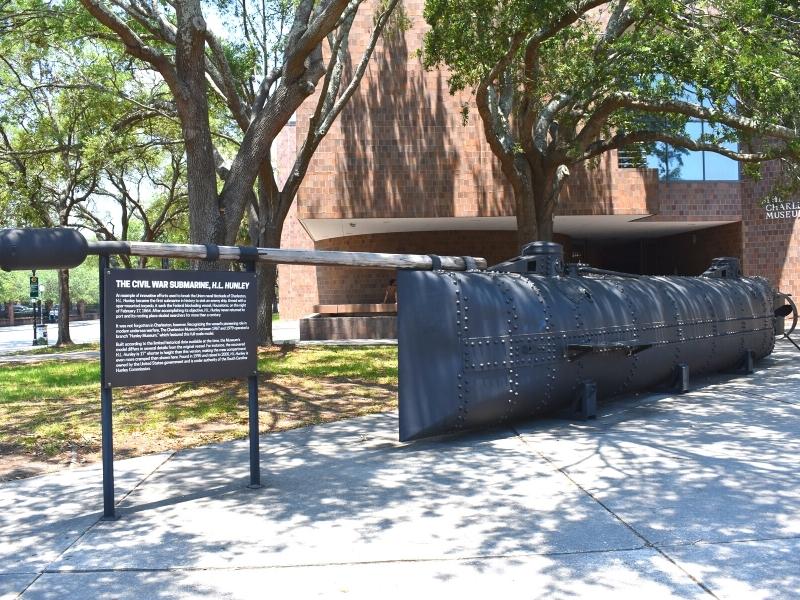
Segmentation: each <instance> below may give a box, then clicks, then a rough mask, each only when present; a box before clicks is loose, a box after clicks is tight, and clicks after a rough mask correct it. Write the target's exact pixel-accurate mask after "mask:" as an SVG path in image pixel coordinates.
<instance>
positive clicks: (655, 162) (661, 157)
mask: <svg viewBox="0 0 800 600" xmlns="http://www.w3.org/2000/svg"><path fill="white" fill-rule="evenodd" d="M685 130H686V135H687V136H688V137H690V138H691V139H693V140H699V139H701V137H702V136H703V135H704V134H709V133H713V131H712V129H711V127H710V126H709V125H708V124H707V123H704V122H702V121H690V122H688V123H687V124H686V129H685ZM722 146H723V147H724V148H728V149H730V150H733V151H736V150H737V149H738V146H737V144H735V143H725V144H722ZM646 163H647V167H649V168H651V169H658V176H659V178H660V179H661V180H662V181H738V180H739V164H738V163H737V162H736V161H735V160H733V159H730V158H728V157H726V156H722V155H720V154H717V153H716V152H706V151H697V152H696V151H692V150H687V149H685V148H679V147H676V146H673V145H671V144H664V143H661V142H659V143H657V144H655V145H653V151H652V153H651V154H648V155H647V157H646Z"/></svg>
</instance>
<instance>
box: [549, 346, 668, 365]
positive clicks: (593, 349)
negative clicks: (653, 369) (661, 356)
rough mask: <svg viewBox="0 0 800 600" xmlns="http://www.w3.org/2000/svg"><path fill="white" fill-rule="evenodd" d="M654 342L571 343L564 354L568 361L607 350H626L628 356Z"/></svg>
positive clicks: (637, 352)
mask: <svg viewBox="0 0 800 600" xmlns="http://www.w3.org/2000/svg"><path fill="white" fill-rule="evenodd" d="M652 345H653V344H642V343H639V342H607V343H604V344H569V345H568V346H567V349H566V352H565V354H564V356H565V358H566V359H567V360H568V361H573V360H577V359H579V358H581V357H582V356H585V355H587V354H603V353H605V352H624V353H625V355H626V356H633V355H634V354H639V352H642V351H644V350H647V349H648V348H650V347H652Z"/></svg>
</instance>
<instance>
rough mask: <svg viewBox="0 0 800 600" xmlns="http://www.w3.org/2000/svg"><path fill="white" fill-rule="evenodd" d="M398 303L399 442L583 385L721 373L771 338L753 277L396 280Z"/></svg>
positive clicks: (769, 313)
mask: <svg viewBox="0 0 800 600" xmlns="http://www.w3.org/2000/svg"><path fill="white" fill-rule="evenodd" d="M398 295H399V298H398V308H399V310H398V342H399V370H400V398H399V413H400V439H401V440H411V439H415V438H421V437H426V436H431V435H438V434H443V433H449V432H455V431H459V430H466V429H472V428H478V427H486V426H492V425H497V424H502V423H504V422H508V421H512V420H517V419H525V418H531V417H536V416H540V415H545V414H547V413H552V412H553V411H556V410H558V409H560V408H563V407H565V406H568V405H569V404H570V403H571V402H573V401H574V399H575V397H576V393H577V390H578V389H579V386H580V385H581V383H582V382H585V381H593V382H595V384H596V386H597V394H598V396H599V397H603V396H606V397H607V396H611V395H616V394H620V393H623V392H629V391H635V390H642V389H647V388H651V387H653V386H655V385H658V384H661V383H663V382H665V381H666V380H668V379H669V378H670V376H671V375H672V374H673V373H674V372H675V369H676V367H677V366H678V365H679V364H685V365H688V366H689V370H690V371H691V372H692V373H704V372H705V373H708V372H714V371H720V370H724V369H728V368H731V367H734V366H736V365H737V364H738V363H740V362H741V360H742V357H743V356H745V353H746V352H751V353H752V356H753V357H754V358H755V359H759V358H762V357H764V356H766V355H767V354H769V353H770V352H771V351H772V348H773V345H774V339H775V338H774V318H775V317H774V314H773V295H774V292H773V290H772V288H771V287H770V285H769V284H768V283H767V282H766V281H765V280H763V279H760V278H740V277H736V278H730V279H726V278H710V277H631V278H625V277H614V276H598V277H586V276H579V275H575V276H542V275H536V274H529V273H525V274H520V273H509V272H487V271H476V272H466V273H444V272H422V271H403V272H400V273H399V275H398Z"/></svg>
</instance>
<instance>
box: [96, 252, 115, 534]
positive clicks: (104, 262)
mask: <svg viewBox="0 0 800 600" xmlns="http://www.w3.org/2000/svg"><path fill="white" fill-rule="evenodd" d="M108 268H109V261H108V255H105V254H101V255H100V421H101V427H102V432H103V442H102V448H103V519H105V520H111V519H116V518H117V514H116V510H115V507H114V441H113V439H114V438H113V433H112V431H113V428H112V425H113V423H112V418H111V405H112V399H113V398H112V392H111V386H109V385H107V384H106V359H105V342H106V340H105V317H106V315H105V296H106V294H105V291H106V290H105V274H106V271H107V270H108ZM111 318H112V319H113V318H114V315H111Z"/></svg>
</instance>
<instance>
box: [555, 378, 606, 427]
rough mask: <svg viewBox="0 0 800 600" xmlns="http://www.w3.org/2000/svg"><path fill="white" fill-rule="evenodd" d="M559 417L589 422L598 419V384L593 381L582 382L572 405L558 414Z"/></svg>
mask: <svg viewBox="0 0 800 600" xmlns="http://www.w3.org/2000/svg"><path fill="white" fill-rule="evenodd" d="M558 416H559V417H562V418H565V419H574V420H578V421H588V420H590V419H596V418H597V383H596V382H595V381H592V380H586V381H581V382H580V383H579V384H578V389H577V390H576V393H575V400H574V401H573V402H572V404H571V405H570V406H568V407H566V408H565V409H564V410H562V411H561V412H559V413H558Z"/></svg>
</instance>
